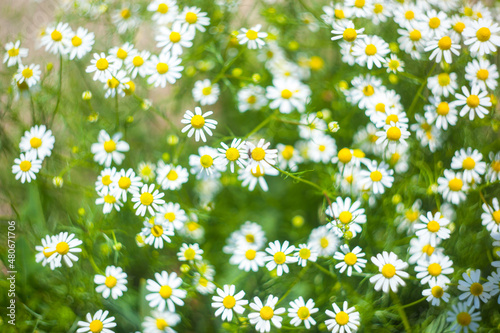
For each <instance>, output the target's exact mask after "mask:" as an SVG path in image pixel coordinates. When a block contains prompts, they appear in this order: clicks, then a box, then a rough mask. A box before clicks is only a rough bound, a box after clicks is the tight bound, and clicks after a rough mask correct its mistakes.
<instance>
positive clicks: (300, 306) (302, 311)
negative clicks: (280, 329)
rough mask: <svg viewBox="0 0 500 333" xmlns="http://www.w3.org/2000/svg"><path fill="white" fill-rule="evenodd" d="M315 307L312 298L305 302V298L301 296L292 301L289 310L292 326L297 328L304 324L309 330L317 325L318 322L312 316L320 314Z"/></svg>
mask: <svg viewBox="0 0 500 333" xmlns="http://www.w3.org/2000/svg"><path fill="white" fill-rule="evenodd" d="M314 306H315V304H314V301H313V300H312V298H310V299H308V300H307V302H305V301H304V298H302V296H299V298H297V299H296V300H293V301H291V302H290V308H289V309H288V316H289V317H290V318H291V319H290V324H291V325H293V326H296V327H297V326H299V325H300V324H302V323H303V324H304V326H305V327H306V328H307V329H310V328H311V326H314V325H316V320H314V318H313V317H312V316H311V315H312V314H315V313H316V312H318V308H315V307H314Z"/></svg>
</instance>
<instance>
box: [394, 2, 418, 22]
mask: <svg viewBox="0 0 500 333" xmlns="http://www.w3.org/2000/svg"><path fill="white" fill-rule="evenodd" d="M422 7H423V6H422V5H421V4H420V3H418V2H417V3H411V2H405V3H402V4H401V5H399V6H397V7H396V8H395V10H394V15H393V16H394V22H396V23H397V24H398V25H399V26H400V27H407V26H410V25H413V24H415V23H418V19H419V18H420V17H421V15H422V9H423V8H422Z"/></svg>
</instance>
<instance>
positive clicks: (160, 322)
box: [142, 311, 181, 333]
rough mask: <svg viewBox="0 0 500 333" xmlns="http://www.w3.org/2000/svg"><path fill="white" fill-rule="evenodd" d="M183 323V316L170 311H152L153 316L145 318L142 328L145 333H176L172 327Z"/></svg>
mask: <svg viewBox="0 0 500 333" xmlns="http://www.w3.org/2000/svg"><path fill="white" fill-rule="evenodd" d="M180 321H181V316H179V315H178V314H177V313H173V312H170V311H152V312H151V316H146V317H144V322H143V323H142V327H144V333H176V331H174V330H173V329H172V326H175V325H177V324H178V323H179V322H180Z"/></svg>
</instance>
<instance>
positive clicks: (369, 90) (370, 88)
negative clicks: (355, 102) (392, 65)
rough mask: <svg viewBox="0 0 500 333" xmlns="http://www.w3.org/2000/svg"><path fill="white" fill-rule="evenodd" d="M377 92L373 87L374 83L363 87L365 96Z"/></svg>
mask: <svg viewBox="0 0 500 333" xmlns="http://www.w3.org/2000/svg"><path fill="white" fill-rule="evenodd" d="M374 93H375V89H373V86H372V85H370V84H369V85H367V86H365V87H363V94H364V95H365V96H371V95H373V94H374Z"/></svg>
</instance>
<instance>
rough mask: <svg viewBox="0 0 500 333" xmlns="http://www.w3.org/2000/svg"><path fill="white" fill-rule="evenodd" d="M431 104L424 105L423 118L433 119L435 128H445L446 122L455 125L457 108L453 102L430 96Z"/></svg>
mask: <svg viewBox="0 0 500 333" xmlns="http://www.w3.org/2000/svg"><path fill="white" fill-rule="evenodd" d="M429 101H430V102H431V103H432V104H431V105H426V106H424V110H425V111H426V112H425V118H428V119H433V120H432V122H433V123H435V124H436V128H439V129H443V130H447V129H448V124H449V125H450V126H455V125H456V123H457V113H458V112H457V110H456V109H455V105H454V104H453V103H448V102H446V101H441V99H440V98H439V97H437V98H436V97H430V98H429Z"/></svg>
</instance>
